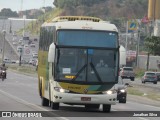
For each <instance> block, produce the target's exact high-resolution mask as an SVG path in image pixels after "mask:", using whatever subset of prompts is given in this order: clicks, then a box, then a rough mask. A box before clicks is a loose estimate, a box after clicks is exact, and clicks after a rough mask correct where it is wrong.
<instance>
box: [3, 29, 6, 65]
mask: <svg viewBox="0 0 160 120" xmlns="http://www.w3.org/2000/svg"><path fill="white" fill-rule="evenodd" d="M5 37H6V31H5V30H3V49H2V63H3V60H4V49H5V39H6V38H5Z"/></svg>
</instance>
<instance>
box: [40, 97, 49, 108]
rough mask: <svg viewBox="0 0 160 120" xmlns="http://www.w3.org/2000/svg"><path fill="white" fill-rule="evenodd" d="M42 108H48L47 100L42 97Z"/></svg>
mask: <svg viewBox="0 0 160 120" xmlns="http://www.w3.org/2000/svg"><path fill="white" fill-rule="evenodd" d="M42 106H49V100H48V99H46V98H44V97H42Z"/></svg>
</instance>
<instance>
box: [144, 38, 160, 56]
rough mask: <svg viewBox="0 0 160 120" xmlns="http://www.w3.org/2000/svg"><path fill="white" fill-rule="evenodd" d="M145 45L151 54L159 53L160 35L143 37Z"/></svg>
mask: <svg viewBox="0 0 160 120" xmlns="http://www.w3.org/2000/svg"><path fill="white" fill-rule="evenodd" d="M145 47H146V48H147V50H148V52H149V53H151V54H153V55H160V51H159V48H160V37H157V36H151V37H147V38H146V39H145Z"/></svg>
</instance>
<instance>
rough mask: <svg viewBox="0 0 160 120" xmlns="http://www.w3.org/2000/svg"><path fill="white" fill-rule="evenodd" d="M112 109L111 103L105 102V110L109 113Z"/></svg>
mask: <svg viewBox="0 0 160 120" xmlns="http://www.w3.org/2000/svg"><path fill="white" fill-rule="evenodd" d="M110 111H111V105H107V104H103V112H107V113H109V112H110Z"/></svg>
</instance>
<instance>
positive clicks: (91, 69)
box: [38, 16, 119, 112]
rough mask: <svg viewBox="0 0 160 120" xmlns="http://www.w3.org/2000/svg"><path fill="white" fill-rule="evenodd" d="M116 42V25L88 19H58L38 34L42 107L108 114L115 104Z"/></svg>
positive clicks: (117, 52) (71, 17) (117, 59)
mask: <svg viewBox="0 0 160 120" xmlns="http://www.w3.org/2000/svg"><path fill="white" fill-rule="evenodd" d="M118 70H119V42H118V30H117V28H116V26H115V25H113V24H110V23H108V22H105V21H102V20H101V19H99V18H94V17H87V16H60V17H56V18H55V19H53V21H52V22H49V23H44V24H43V25H42V26H41V30H40V41H39V52H38V84H39V94H40V96H41V98H42V105H43V106H49V105H50V106H51V108H52V109H59V106H60V103H65V104H70V105H84V106H85V108H87V109H88V108H89V109H90V108H94V109H99V107H100V105H101V104H102V105H103V111H104V112H110V110H111V105H114V104H116V98H117V93H116V91H115V90H114V89H112V88H113V86H114V85H115V84H116V83H117V81H118Z"/></svg>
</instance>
